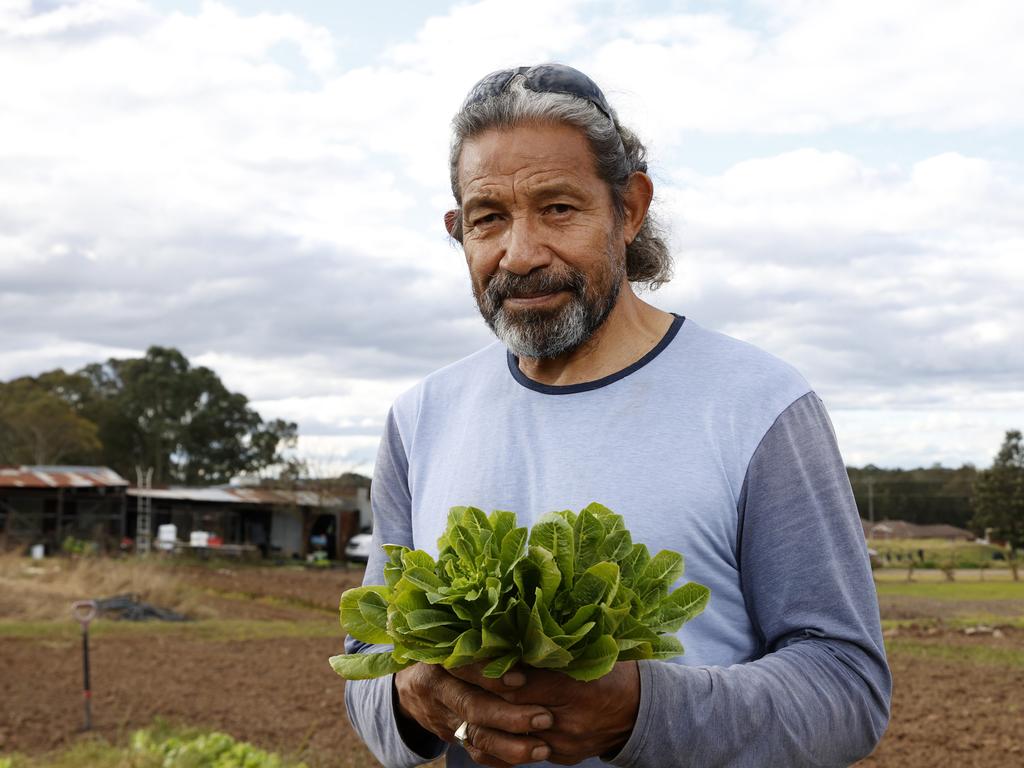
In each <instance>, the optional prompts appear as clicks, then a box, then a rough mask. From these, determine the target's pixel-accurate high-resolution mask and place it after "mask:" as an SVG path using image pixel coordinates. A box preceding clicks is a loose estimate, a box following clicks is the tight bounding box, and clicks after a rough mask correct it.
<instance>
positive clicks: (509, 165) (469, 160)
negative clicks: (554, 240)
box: [458, 124, 596, 194]
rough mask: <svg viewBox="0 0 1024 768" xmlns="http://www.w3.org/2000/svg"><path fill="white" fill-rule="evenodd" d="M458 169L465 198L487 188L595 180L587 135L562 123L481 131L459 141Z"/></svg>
mask: <svg viewBox="0 0 1024 768" xmlns="http://www.w3.org/2000/svg"><path fill="white" fill-rule="evenodd" d="M458 170H459V174H458V178H459V186H460V188H461V189H462V191H463V193H464V194H465V193H469V192H470V191H472V190H475V189H478V188H480V187H482V186H485V185H489V184H494V185H500V184H508V183H517V184H521V183H529V184H530V185H541V184H556V183H560V182H561V183H572V182H573V181H584V180H585V179H588V178H589V179H593V178H596V171H595V166H594V158H593V155H592V153H591V151H590V145H589V143H588V142H587V139H586V136H585V135H584V134H583V132H582V131H580V130H579V129H577V128H575V127H573V126H568V125H563V124H540V125H536V124H528V125H523V126H517V127H515V128H510V129H491V130H488V131H484V132H483V133H481V134H479V135H477V136H474V137H472V138H469V139H467V140H466V141H465V142H464V143H463V146H462V151H461V153H460V156H459V167H458Z"/></svg>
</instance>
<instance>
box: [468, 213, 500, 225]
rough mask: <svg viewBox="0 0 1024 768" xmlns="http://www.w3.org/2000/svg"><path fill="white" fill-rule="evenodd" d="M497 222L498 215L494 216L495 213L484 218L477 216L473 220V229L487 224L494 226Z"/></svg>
mask: <svg viewBox="0 0 1024 768" xmlns="http://www.w3.org/2000/svg"><path fill="white" fill-rule="evenodd" d="M497 220H498V214H496V213H488V214H487V215H485V216H478V217H477V218H475V219H473V226H474V227H479V226H486V225H488V224H494V223H495V222H496V221H497Z"/></svg>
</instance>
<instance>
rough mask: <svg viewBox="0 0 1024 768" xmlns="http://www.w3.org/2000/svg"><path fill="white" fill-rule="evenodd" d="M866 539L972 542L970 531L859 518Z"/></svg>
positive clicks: (950, 527) (954, 527)
mask: <svg viewBox="0 0 1024 768" xmlns="http://www.w3.org/2000/svg"><path fill="white" fill-rule="evenodd" d="M860 523H861V526H862V527H863V528H864V538H866V539H946V540H947V541H974V539H975V536H974V534H973V533H971V532H970V531H967V530H964V529H963V528H957V527H956V526H953V525H918V524H917V523H908V522H906V521H904V520H881V521H879V522H877V523H870V522H868V521H867V520H864V519H863V518H861V521H860Z"/></svg>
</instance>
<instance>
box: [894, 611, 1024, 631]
mask: <svg viewBox="0 0 1024 768" xmlns="http://www.w3.org/2000/svg"><path fill="white" fill-rule="evenodd" d="M977 626H987V627H1012V628H1014V629H1024V616H1000V615H998V614H995V613H976V614H971V615H969V616H956V617H953V618H948V619H938V618H920V619H882V629H883V630H884V629H903V628H905V627H919V628H922V629H927V628H928V627H940V628H945V629H965V628H967V627H977Z"/></svg>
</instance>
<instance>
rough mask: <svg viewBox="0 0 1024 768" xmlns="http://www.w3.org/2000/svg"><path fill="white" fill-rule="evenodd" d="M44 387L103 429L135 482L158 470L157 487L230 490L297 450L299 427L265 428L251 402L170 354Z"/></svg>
mask: <svg viewBox="0 0 1024 768" xmlns="http://www.w3.org/2000/svg"><path fill="white" fill-rule="evenodd" d="M38 381H39V382H40V383H41V384H43V385H45V386H46V387H47V389H48V390H49V391H50V392H51V393H52V394H54V395H56V396H58V397H60V398H61V399H63V400H64V402H65V403H67V404H68V405H70V406H71V407H72V408H73V409H75V411H76V412H77V413H78V414H79V415H81V416H82V417H84V418H86V419H89V420H91V421H92V422H94V423H95V424H96V425H97V427H98V431H99V438H100V440H101V441H102V443H103V460H104V462H105V463H106V464H108V465H109V466H111V467H113V468H114V469H115V470H117V471H118V472H120V473H121V474H122V475H124V476H125V477H129V478H130V477H133V476H134V474H135V467H136V466H143V467H152V468H153V482H154V484H157V485H162V484H166V483H182V484H187V485H213V484H217V483H226V482H228V481H229V480H230V479H231V478H232V477H233V476H235V475H237V474H239V473H241V472H255V471H257V470H259V469H261V468H264V467H266V466H268V465H271V464H276V463H280V462H282V461H283V460H284V459H283V457H282V455H281V453H280V450H281V449H282V448H287V447H293V446H294V444H295V439H296V434H297V427H296V425H295V424H294V423H292V422H286V421H282V420H281V419H274V420H272V421H269V422H264V421H263V419H262V418H261V417H260V415H259V414H258V413H257V412H256V411H255V410H253V409H252V408H251V407H250V406H249V401H248V399H247V398H246V397H245V395H242V394H239V393H236V392H230V391H229V390H228V389H227V387H225V386H224V384H223V382H221V380H220V378H219V377H218V376H217V374H216V373H214V372H213V371H212V370H210V369H209V368H206V367H203V366H199V367H193V366H192V365H191V363H189V361H188V359H187V358H186V357H185V356H184V355H183V354H182V353H181V352H179V351H178V350H177V349H173V348H170V347H155V346H154V347H150V348H149V349H148V350H147V351H146V355H145V357H142V358H130V359H124V360H118V359H110V360H108V361H107V362H105V363H93V364H91V365H87V366H85V367H84V368H83V369H82V370H80V371H78V372H76V373H73V374H67V373H64V372H63V371H51V372H50V373H46V374H43V375H42V376H40V377H39V379H38Z"/></svg>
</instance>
